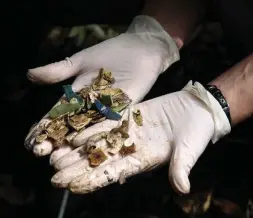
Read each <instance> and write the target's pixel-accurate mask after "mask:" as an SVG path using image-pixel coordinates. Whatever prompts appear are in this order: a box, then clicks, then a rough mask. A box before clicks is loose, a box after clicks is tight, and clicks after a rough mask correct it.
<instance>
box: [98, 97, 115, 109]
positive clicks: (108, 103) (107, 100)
mask: <svg viewBox="0 0 253 218" xmlns="http://www.w3.org/2000/svg"><path fill="white" fill-rule="evenodd" d="M100 99H101V102H102V103H103V104H104V105H106V106H111V105H112V104H113V101H112V96H110V95H100Z"/></svg>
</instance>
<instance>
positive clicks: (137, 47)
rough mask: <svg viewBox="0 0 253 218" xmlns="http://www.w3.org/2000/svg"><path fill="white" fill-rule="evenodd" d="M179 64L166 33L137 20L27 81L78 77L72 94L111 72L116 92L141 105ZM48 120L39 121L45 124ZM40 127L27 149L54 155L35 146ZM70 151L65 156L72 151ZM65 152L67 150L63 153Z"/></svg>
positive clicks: (47, 148)
mask: <svg viewBox="0 0 253 218" xmlns="http://www.w3.org/2000/svg"><path fill="white" fill-rule="evenodd" d="M177 60H179V51H178V48H177V46H176V44H175V42H174V41H173V39H172V38H171V37H170V36H169V35H168V33H167V32H165V30H164V29H163V28H162V26H161V25H160V24H159V23H158V22H157V21H156V20H155V19H153V18H151V17H148V16H137V17H136V18H135V19H134V20H133V22H132V24H131V25H130V26H129V28H128V30H127V31H126V33H124V34H121V35H119V36H117V37H115V38H112V39H109V40H106V41H104V42H102V43H100V44H97V45H95V46H92V47H90V48H88V49H84V50H82V51H81V52H78V53H76V54H75V55H73V56H72V57H70V58H67V59H66V60H63V61H60V62H57V63H53V64H49V65H47V66H43V67H38V68H35V69H31V70H29V72H28V78H29V79H30V80H32V81H33V82H36V83H42V84H43V83H44V84H53V83H57V82H60V81H63V80H65V79H67V78H70V77H72V76H76V79H75V81H74V83H73V90H74V91H79V90H80V89H82V88H83V87H84V86H85V85H90V84H91V83H92V80H93V79H94V78H95V77H96V76H97V75H98V71H99V69H100V68H104V69H105V70H107V71H111V72H112V73H113V76H114V77H115V80H116V82H115V84H114V85H113V87H114V88H121V89H123V90H124V92H126V93H127V94H128V96H129V97H130V98H131V99H132V100H133V103H138V102H140V101H141V100H142V99H143V98H144V96H145V95H146V94H147V93H148V92H149V90H150V89H151V87H152V86H153V84H154V83H155V81H156V79H157V78H158V76H159V74H160V73H162V72H164V71H165V70H166V69H167V68H168V67H169V66H170V65H171V64H172V63H174V62H175V61H177ZM44 121H46V120H45V118H43V119H42V120H41V121H40V124H41V123H43V122H44ZM38 127H39V125H36V126H35V127H33V128H32V129H31V130H30V132H29V134H28V136H27V137H26V139H25V147H26V148H27V149H33V151H34V153H35V154H36V155H38V156H44V155H48V154H50V153H51V152H52V151H53V146H52V144H51V143H50V142H48V141H45V142H43V143H41V144H39V145H35V137H36V135H37V134H38V133H39V132H38V131H40V128H38ZM69 149H70V148H69V147H67V149H66V152H67V151H69ZM63 150H64V149H63Z"/></svg>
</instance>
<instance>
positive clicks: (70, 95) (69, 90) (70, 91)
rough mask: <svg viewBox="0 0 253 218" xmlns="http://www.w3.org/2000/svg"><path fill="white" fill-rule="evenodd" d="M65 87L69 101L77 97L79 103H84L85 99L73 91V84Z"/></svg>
mask: <svg viewBox="0 0 253 218" xmlns="http://www.w3.org/2000/svg"><path fill="white" fill-rule="evenodd" d="M63 89H64V93H65V95H66V98H67V100H68V102H70V101H71V99H73V98H75V99H77V101H78V103H79V104H83V99H82V98H81V97H80V96H79V95H77V94H76V93H75V92H74V91H73V89H72V86H71V85H65V86H63Z"/></svg>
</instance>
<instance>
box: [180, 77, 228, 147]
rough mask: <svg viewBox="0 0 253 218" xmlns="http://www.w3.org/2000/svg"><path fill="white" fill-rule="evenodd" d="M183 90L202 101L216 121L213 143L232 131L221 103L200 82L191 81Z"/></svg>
mask: <svg viewBox="0 0 253 218" xmlns="http://www.w3.org/2000/svg"><path fill="white" fill-rule="evenodd" d="M183 90H184V91H187V92H189V93H191V94H192V95H194V96H195V97H197V98H198V99H199V100H201V101H202V102H203V103H204V104H205V105H206V109H207V110H208V111H209V112H210V113H211V115H212V118H213V121H214V134H213V136H212V142H213V143H215V142H217V141H218V140H219V139H220V138H222V137H223V136H225V135H227V134H228V133H229V132H230V131H231V125H230V123H229V120H228V118H227V116H226V114H225V113H224V111H223V109H222V107H221V105H220V103H219V101H217V99H216V98H215V97H214V96H213V95H212V94H211V93H210V92H209V91H208V90H207V89H206V88H205V87H204V86H202V85H201V84H200V83H198V82H195V83H193V82H192V81H190V82H189V83H188V84H187V85H186V86H185V87H184V88H183Z"/></svg>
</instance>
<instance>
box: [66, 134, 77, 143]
mask: <svg viewBox="0 0 253 218" xmlns="http://www.w3.org/2000/svg"><path fill="white" fill-rule="evenodd" d="M77 135H78V132H71V133H69V134H68V135H67V136H66V137H65V140H66V141H67V142H68V143H71V142H72V140H73V139H74V138H75V137H76V136H77Z"/></svg>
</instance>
